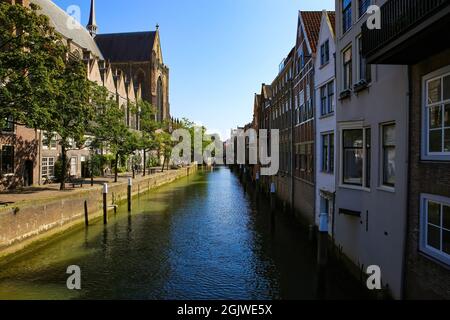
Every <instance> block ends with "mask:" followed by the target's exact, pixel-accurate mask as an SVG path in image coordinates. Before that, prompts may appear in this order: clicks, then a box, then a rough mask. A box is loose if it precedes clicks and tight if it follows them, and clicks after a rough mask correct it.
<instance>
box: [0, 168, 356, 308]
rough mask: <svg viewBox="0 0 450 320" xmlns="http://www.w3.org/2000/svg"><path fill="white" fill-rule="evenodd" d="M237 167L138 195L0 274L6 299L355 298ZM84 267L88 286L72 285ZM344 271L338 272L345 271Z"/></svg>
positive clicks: (348, 286) (352, 287)
mask: <svg viewBox="0 0 450 320" xmlns="http://www.w3.org/2000/svg"><path fill="white" fill-rule="evenodd" d="M248 189H249V190H247V191H248V192H247V193H244V191H243V187H242V186H241V185H240V184H239V181H238V179H237V177H235V176H234V175H233V174H232V173H231V172H230V171H229V170H228V169H226V168H219V169H217V170H215V171H214V172H199V173H198V174H196V175H191V176H190V177H188V178H185V179H182V180H180V181H177V182H175V183H173V184H171V185H168V186H165V187H162V188H159V189H158V190H156V191H151V192H149V193H148V194H145V195H141V196H140V197H139V198H136V199H135V202H134V206H133V212H132V213H131V214H129V213H128V212H127V208H126V205H125V206H122V207H120V208H119V209H118V211H117V214H116V215H111V217H110V220H109V225H108V226H106V227H104V226H103V223H102V221H99V222H97V223H93V224H91V226H89V228H88V229H82V228H80V229H78V230H75V231H73V232H71V233H70V234H66V235H65V236H64V237H60V238H58V239H55V240H54V241H52V242H50V243H48V244H47V245H46V246H45V247H43V248H40V249H36V250H33V251H30V252H28V253H27V254H26V255H24V256H22V257H20V258H18V259H16V260H15V261H13V262H11V263H10V264H8V265H6V266H4V267H3V268H2V269H1V271H0V299H11V298H13V299H55V298H58V299H281V298H283V299H315V298H356V297H359V294H360V293H361V291H360V290H359V287H358V286H357V284H355V283H354V282H353V281H352V280H351V279H350V278H348V277H344V276H343V275H342V273H341V272H335V273H333V272H332V271H331V272H330V270H327V271H324V270H321V271H320V272H319V271H318V270H317V267H316V263H315V262H316V255H315V249H314V248H313V247H312V246H311V244H310V243H309V242H308V241H307V239H306V237H305V236H304V232H302V231H301V229H299V227H298V226H297V225H296V224H295V222H293V219H292V218H291V217H289V216H286V215H285V214H283V213H280V212H277V213H276V215H271V214H270V204H269V203H268V202H267V201H266V200H265V199H264V198H263V197H262V196H258V197H257V198H258V201H256V195H255V193H254V190H252V188H251V187H250V186H249V187H248ZM69 265H79V266H80V267H81V270H82V290H81V291H79V292H72V291H69V290H67V289H66V287H65V283H66V277H67V275H66V273H65V272H66V269H67V266H69ZM336 273H337V274H336Z"/></svg>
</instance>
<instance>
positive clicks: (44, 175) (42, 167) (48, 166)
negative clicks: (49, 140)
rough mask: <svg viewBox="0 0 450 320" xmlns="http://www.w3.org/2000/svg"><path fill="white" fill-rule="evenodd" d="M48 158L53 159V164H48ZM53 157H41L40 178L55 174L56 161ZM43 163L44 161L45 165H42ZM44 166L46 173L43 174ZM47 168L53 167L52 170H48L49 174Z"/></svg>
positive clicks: (51, 176) (52, 176)
mask: <svg viewBox="0 0 450 320" xmlns="http://www.w3.org/2000/svg"><path fill="white" fill-rule="evenodd" d="M44 159H45V161H44ZM50 159H52V160H53V165H52V166H50V165H49V163H50V161H49V160H50ZM55 159H56V158H55V157H42V165H41V172H42V174H41V176H42V178H44V177H47V178H54V176H55V163H56V161H55ZM44 163H46V165H44ZM44 167H45V168H46V171H47V174H44ZM49 168H53V170H52V171H53V172H50V174H49V171H50V170H49Z"/></svg>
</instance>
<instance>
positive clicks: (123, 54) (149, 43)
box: [95, 31, 156, 62]
mask: <svg viewBox="0 0 450 320" xmlns="http://www.w3.org/2000/svg"><path fill="white" fill-rule="evenodd" d="M155 38H156V31H146V32H131V33H110V34H99V35H97V36H96V37H95V42H96V43H97V45H98V46H99V48H100V50H101V51H102V53H103V56H104V57H105V59H106V60H109V61H111V62H128V61H136V62H138V61H150V60H151V58H152V49H153V44H154V42H155Z"/></svg>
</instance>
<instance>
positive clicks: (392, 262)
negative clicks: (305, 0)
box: [253, 0, 450, 299]
mask: <svg viewBox="0 0 450 320" xmlns="http://www.w3.org/2000/svg"><path fill="white" fill-rule="evenodd" d="M335 5H336V6H335V7H336V13H334V12H327V11H323V12H305V11H300V12H299V22H298V30H297V41H296V46H295V48H294V50H293V51H291V52H290V53H289V55H288V58H287V59H285V60H284V63H283V64H282V65H281V68H280V74H279V75H278V76H277V78H276V79H275V81H274V82H273V83H272V85H271V86H266V85H263V86H262V91H261V94H259V95H257V96H256V99H255V108H254V109H258V111H257V116H255V118H254V124H253V125H254V127H255V128H259V129H269V130H271V129H279V130H280V172H279V174H278V175H277V176H275V177H264V178H262V179H265V180H263V182H265V185H266V187H267V185H270V184H271V183H273V182H275V184H276V186H277V195H278V196H279V198H280V199H282V200H283V201H285V202H287V203H288V204H290V205H291V206H292V207H293V208H295V211H296V212H298V213H299V216H300V218H301V220H302V221H303V222H306V223H307V224H309V225H311V226H314V225H315V226H317V225H318V224H319V217H321V216H324V215H326V216H328V231H329V236H330V237H331V238H332V243H333V245H334V246H335V248H336V249H337V252H339V253H340V256H341V257H342V258H343V261H344V262H346V265H347V266H348V267H349V269H350V270H351V271H354V274H355V275H356V276H357V277H361V275H362V274H363V273H364V272H365V271H366V270H367V268H368V267H369V266H378V267H380V270H381V275H382V287H383V291H384V293H386V294H387V295H388V296H391V297H393V298H396V299H401V298H421V299H423V298H445V299H448V298H450V289H449V288H450V272H449V270H450V142H449V141H450V121H449V119H450V45H449V43H450V41H449V40H450V34H449V33H448V32H444V31H446V30H449V29H450V4H449V2H448V1H446V0H427V1H424V0H336V3H335ZM372 5H376V7H371V6H372ZM369 18H370V19H369ZM374 18H375V24H374V20H373V19H374ZM377 19H379V21H377ZM377 22H379V23H380V25H379V26H380V27H381V28H380V29H377V28H373V27H374V26H375V27H377ZM291 59H293V60H292V62H291ZM286 62H287V64H286ZM288 64H289V66H291V67H293V74H292V75H291V74H290V73H289V71H288V70H289V68H286V65H288ZM286 74H287V78H285V77H286ZM284 82H285V83H286V84H284ZM267 89H270V90H267ZM291 92H292V94H291ZM289 96H290V97H291V98H292V100H290V102H289ZM286 101H288V102H287V103H286ZM290 103H292V104H291V105H290ZM290 108H291V109H290ZM255 114H256V113H255ZM290 116H292V118H289V117H290ZM290 128H292V130H290ZM269 137H270V135H269ZM289 145H291V148H289V147H288V146H289ZM290 161H291V162H290Z"/></svg>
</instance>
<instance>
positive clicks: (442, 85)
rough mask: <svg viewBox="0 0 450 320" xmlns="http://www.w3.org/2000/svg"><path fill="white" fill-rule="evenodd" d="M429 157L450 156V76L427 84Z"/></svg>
mask: <svg viewBox="0 0 450 320" xmlns="http://www.w3.org/2000/svg"><path fill="white" fill-rule="evenodd" d="M425 111H426V115H425V118H426V119H427V120H426V121H427V125H426V127H427V130H426V141H425V143H426V146H427V148H426V151H427V155H433V154H434V155H450V74H446V75H444V76H440V77H437V78H433V79H431V80H429V81H427V82H426V102H425Z"/></svg>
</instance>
